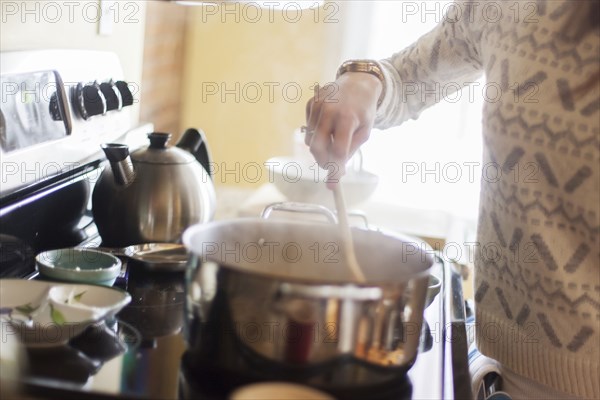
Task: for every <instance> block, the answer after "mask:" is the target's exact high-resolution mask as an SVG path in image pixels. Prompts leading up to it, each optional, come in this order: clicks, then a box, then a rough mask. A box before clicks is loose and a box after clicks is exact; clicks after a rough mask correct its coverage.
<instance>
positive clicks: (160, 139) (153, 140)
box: [148, 132, 171, 150]
mask: <svg viewBox="0 0 600 400" xmlns="http://www.w3.org/2000/svg"><path fill="white" fill-rule="evenodd" d="M148 139H150V148H151V149H157V150H160V149H166V148H167V142H168V141H169V139H171V134H170V133H162V132H153V133H150V134H148Z"/></svg>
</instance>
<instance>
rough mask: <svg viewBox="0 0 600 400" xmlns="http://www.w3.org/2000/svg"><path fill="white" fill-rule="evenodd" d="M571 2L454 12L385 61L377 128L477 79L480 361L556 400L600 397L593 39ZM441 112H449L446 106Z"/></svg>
mask: <svg viewBox="0 0 600 400" xmlns="http://www.w3.org/2000/svg"><path fill="white" fill-rule="evenodd" d="M575 6H576V5H574V2H573V1H572V0H566V1H565V0H556V1H553V0H535V1H505V2H502V1H485V0H479V1H474V2H463V1H461V2H457V3H455V4H454V6H453V7H449V8H448V9H447V10H448V14H447V16H446V17H445V18H444V20H443V21H442V22H441V23H440V24H439V25H438V26H437V27H436V28H435V29H434V30H433V31H431V32H430V33H428V34H427V35H425V36H423V37H422V38H421V39H420V40H418V41H417V42H416V43H415V44H413V45H412V46H410V47H409V48H407V49H405V50H404V51H402V52H400V53H398V54H396V55H394V56H393V57H391V58H390V59H387V60H382V61H381V62H380V63H381V66H382V67H383V69H384V73H385V78H386V85H387V92H386V95H385V97H384V100H383V103H382V104H381V106H380V107H379V109H378V116H377V120H376V126H377V127H378V128H386V127H390V126H393V125H399V124H401V123H402V122H403V121H405V120H407V119H409V118H417V117H418V115H419V113H420V111H422V110H423V109H424V108H426V107H428V106H430V105H432V104H434V103H436V102H437V101H440V98H439V97H440V96H441V95H448V94H450V93H452V91H453V90H456V88H458V87H459V86H463V85H464V84H466V83H468V82H473V81H475V80H476V79H477V78H478V77H479V76H480V75H481V74H482V73H483V74H485V77H486V82H487V84H486V94H487V98H486V101H485V106H484V110H483V136H484V153H483V171H482V172H483V179H482V186H481V203H480V204H481V206H480V218H479V224H478V243H479V246H478V250H479V251H478V252H477V254H478V257H477V259H476V262H475V269H476V275H475V301H476V322H477V338H478V346H479V349H480V350H481V352H482V353H484V354H485V355H487V356H489V357H492V358H494V359H496V360H498V361H499V362H501V363H503V364H504V365H506V366H507V367H508V368H510V369H512V370H513V371H515V372H517V373H518V374H521V375H523V376H525V377H527V378H529V379H532V380H534V381H537V382H540V383H542V384H545V385H547V386H550V387H552V388H554V389H556V390H558V391H562V392H566V393H570V394H574V395H576V396H581V397H586V398H594V399H598V398H600V253H599V234H600V232H599V230H600V221H599V219H600V187H599V178H600V175H599V163H600V150H599V148H600V132H599V121H600V97H599V96H600V90H599V85H598V81H597V80H596V81H595V82H593V84H592V85H591V86H592V87H589V88H588V89H589V90H587V91H585V90H584V91H578V90H576V89H577V88H580V87H581V85H584V84H586V82H587V83H588V86H590V84H589V83H590V82H589V79H590V77H591V76H592V75H594V74H595V73H597V71H598V69H599V68H600V62H599V59H600V36H599V33H598V29H595V30H594V31H592V32H590V33H588V34H587V36H585V37H584V38H583V39H581V40H578V41H573V40H570V39H569V37H567V36H566V35H565V34H564V33H563V32H562V28H563V27H564V25H565V24H566V23H567V22H566V21H568V19H569V15H570V10H571V7H575ZM442 101H443V100H442Z"/></svg>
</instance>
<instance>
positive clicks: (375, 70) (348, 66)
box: [335, 60, 386, 107]
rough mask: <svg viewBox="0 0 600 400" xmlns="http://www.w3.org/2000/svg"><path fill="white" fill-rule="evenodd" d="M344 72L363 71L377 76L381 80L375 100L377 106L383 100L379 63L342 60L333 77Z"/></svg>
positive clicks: (383, 92)
mask: <svg viewBox="0 0 600 400" xmlns="http://www.w3.org/2000/svg"><path fill="white" fill-rule="evenodd" d="M346 72H364V73H367V74H371V75H373V76H375V77H377V78H378V79H379V80H380V81H381V94H380V95H379V100H378V101H377V107H379V106H380V105H381V103H382V102H383V98H384V97H385V86H386V85H385V76H384V75H383V71H382V69H381V67H380V66H379V64H378V63H377V62H375V61H373V60H348V61H344V63H343V64H342V65H340V68H338V71H337V74H336V76H335V78H336V79H337V78H339V77H340V76H342V75H343V74H345V73H346Z"/></svg>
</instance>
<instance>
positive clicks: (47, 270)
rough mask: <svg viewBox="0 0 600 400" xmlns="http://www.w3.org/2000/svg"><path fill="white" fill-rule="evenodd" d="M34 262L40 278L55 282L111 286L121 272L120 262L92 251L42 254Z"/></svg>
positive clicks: (79, 250) (62, 251)
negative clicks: (40, 275)
mask: <svg viewBox="0 0 600 400" xmlns="http://www.w3.org/2000/svg"><path fill="white" fill-rule="evenodd" d="M35 261H36V267H37V269H38V271H39V272H40V274H42V275H43V276H44V277H46V278H50V279H52V280H56V281H67V282H81V283H92V284H96V285H104V286H112V285H113V283H115V280H116V279H117V276H119V273H120V272H121V260H119V259H118V258H117V257H115V256H113V255H112V254H108V253H104V252H101V251H98V250H94V249H86V248H67V249H58V250H49V251H44V252H42V253H40V254H38V255H37V257H36V258H35Z"/></svg>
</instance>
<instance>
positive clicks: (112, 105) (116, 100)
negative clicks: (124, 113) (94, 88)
mask: <svg viewBox="0 0 600 400" xmlns="http://www.w3.org/2000/svg"><path fill="white" fill-rule="evenodd" d="M100 91H101V92H102V94H103V95H104V98H105V99H106V110H107V111H112V110H119V111H120V110H121V109H122V108H123V98H122V97H121V91H120V90H119V88H118V87H117V86H116V85H115V83H114V81H112V80H111V81H110V82H104V83H101V84H100Z"/></svg>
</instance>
